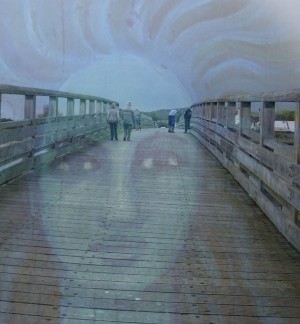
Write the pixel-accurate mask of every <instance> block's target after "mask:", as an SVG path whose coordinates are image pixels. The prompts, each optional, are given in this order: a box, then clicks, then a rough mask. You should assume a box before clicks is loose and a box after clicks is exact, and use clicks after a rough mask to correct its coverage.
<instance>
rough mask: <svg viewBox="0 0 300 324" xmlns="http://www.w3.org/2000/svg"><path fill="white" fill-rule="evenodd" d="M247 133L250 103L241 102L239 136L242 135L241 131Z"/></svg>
mask: <svg viewBox="0 0 300 324" xmlns="http://www.w3.org/2000/svg"><path fill="white" fill-rule="evenodd" d="M244 129H246V130H247V131H248V130H250V129H251V102H250V101H242V102H241V107H240V125H239V134H240V135H242V134H243V130H244Z"/></svg>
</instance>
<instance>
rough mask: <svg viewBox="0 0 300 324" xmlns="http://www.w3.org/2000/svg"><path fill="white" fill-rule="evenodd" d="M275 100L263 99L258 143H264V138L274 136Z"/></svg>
mask: <svg viewBox="0 0 300 324" xmlns="http://www.w3.org/2000/svg"><path fill="white" fill-rule="evenodd" d="M274 123H275V102H274V101H264V102H263V106H262V109H261V111H260V145H261V146H263V145H264V139H266V138H272V137H273V136H274Z"/></svg>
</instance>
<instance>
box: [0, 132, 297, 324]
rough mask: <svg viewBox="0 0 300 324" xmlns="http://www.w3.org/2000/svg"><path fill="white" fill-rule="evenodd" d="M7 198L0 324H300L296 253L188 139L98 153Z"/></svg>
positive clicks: (164, 136) (0, 255) (91, 151)
mask: <svg viewBox="0 0 300 324" xmlns="http://www.w3.org/2000/svg"><path fill="white" fill-rule="evenodd" d="M0 197H1V199H0V291H1V298H0V323H2V324H5V323H9V324H10V323H14V324H16V323H22V324H24V323H30V324H33V323H39V324H40V323H72V324H74V323H99V324H100V323H122V324H125V323H159V324H168V323H170V324H176V323H178V324H190V323H191V324H192V323H197V324H199V323H222V324H223V323H272V324H274V323H299V319H300V255H299V253H298V252H297V251H295V250H294V249H293V248H292V247H291V246H290V245H289V244H288V243H287V241H286V240H285V239H284V238H283V237H282V236H281V235H280V234H279V232H278V231H277V230H276V229H275V227H274V226H273V225H272V223H271V222H270V221H269V220H268V219H267V217H266V216H265V215H264V214H263V213H262V212H261V210H260V209H259V208H258V207H257V206H256V205H255V204H254V203H253V201H252V200H251V199H250V198H249V197H248V196H247V194H246V193H245V192H244V191H243V189H242V188H241V187H240V186H239V185H238V184H237V182H236V181H235V180H234V179H233V178H232V176H231V175H230V174H229V173H228V172H227V171H226V170H225V169H224V168H223V167H222V166H221V165H220V164H219V162H218V161H217V160H216V159H215V158H214V157H213V156H212V155H211V154H210V153H209V152H208V151H207V150H206V149H204V148H203V147H202V146H201V145H200V144H199V142H198V141H197V140H196V139H195V138H194V137H193V136H192V135H190V134H184V133H183V132H182V130H178V131H177V132H176V133H174V134H170V133H168V132H167V130H166V129H145V130H142V131H141V132H140V131H133V133H132V140H131V141H130V142H127V141H123V140H119V141H109V140H107V141H103V142H101V143H95V144H94V145H92V146H89V147H87V148H84V149H82V150H81V151H79V152H75V153H72V154H70V155H67V156H64V157H62V158H60V159H57V160H55V161H54V162H52V163H51V164H50V165H47V166H44V167H42V168H41V169H39V170H35V171H34V172H31V173H29V174H27V175H25V176H23V177H21V178H19V179H17V180H15V181H13V182H10V183H9V184H6V185H5V186H2V187H1V189H0Z"/></svg>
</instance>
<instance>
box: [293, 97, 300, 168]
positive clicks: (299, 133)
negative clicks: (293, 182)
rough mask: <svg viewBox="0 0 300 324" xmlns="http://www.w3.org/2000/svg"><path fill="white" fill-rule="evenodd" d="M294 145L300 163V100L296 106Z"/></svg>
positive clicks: (297, 160) (296, 157)
mask: <svg viewBox="0 0 300 324" xmlns="http://www.w3.org/2000/svg"><path fill="white" fill-rule="evenodd" d="M294 147H295V162H296V163H297V164H299V163H300V102H298V104H297V107H296V108H295V129H294Z"/></svg>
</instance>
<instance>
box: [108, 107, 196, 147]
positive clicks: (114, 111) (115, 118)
mask: <svg viewBox="0 0 300 324" xmlns="http://www.w3.org/2000/svg"><path fill="white" fill-rule="evenodd" d="M176 113H177V110H176V109H172V110H171V111H170V113H169V116H168V126H169V130H168V132H169V133H174V128H175V115H176ZM191 117H192V110H191V109H190V108H187V109H186V111H185V112H184V132H185V133H187V131H188V130H189V129H190V121H191ZM119 118H120V116H119V110H118V108H117V107H116V105H115V103H112V104H111V105H110V108H109V111H108V114H107V122H108V124H109V126H110V138H111V140H112V141H113V140H114V139H115V140H116V141H117V140H118V122H119ZM122 119H123V128H124V137H123V140H124V141H130V137H131V131H132V129H133V128H135V129H136V130H141V129H142V127H141V113H140V112H139V110H138V109H136V110H135V111H133V110H132V107H131V102H130V101H128V103H127V106H126V108H125V109H124V110H123V112H122Z"/></svg>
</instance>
